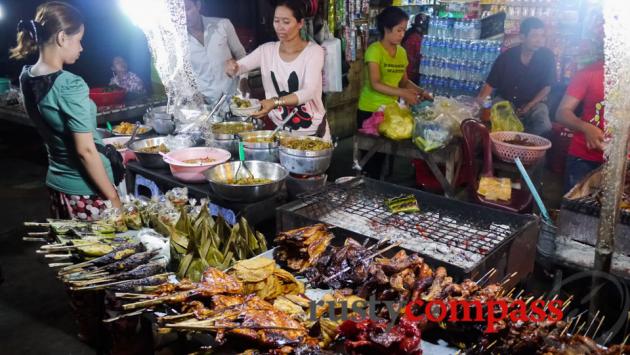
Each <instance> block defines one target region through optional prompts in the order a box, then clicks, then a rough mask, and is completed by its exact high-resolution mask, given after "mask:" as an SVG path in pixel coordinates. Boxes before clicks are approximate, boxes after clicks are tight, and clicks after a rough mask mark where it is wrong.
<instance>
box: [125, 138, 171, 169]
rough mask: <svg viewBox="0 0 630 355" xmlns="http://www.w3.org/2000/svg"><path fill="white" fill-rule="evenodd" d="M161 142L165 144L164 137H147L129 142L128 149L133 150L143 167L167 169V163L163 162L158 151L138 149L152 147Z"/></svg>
mask: <svg viewBox="0 0 630 355" xmlns="http://www.w3.org/2000/svg"><path fill="white" fill-rule="evenodd" d="M162 143H164V144H166V137H156V138H147V139H142V140H139V141H135V142H133V143H131V144H130V145H129V149H131V150H132V151H133V152H134V154H135V155H136V157H137V158H138V162H140V165H142V166H144V167H145V168H150V169H168V164H166V163H165V162H164V160H163V159H162V156H161V155H160V154H159V153H143V152H141V151H140V149H142V148H148V147H153V146H156V145H160V144H162Z"/></svg>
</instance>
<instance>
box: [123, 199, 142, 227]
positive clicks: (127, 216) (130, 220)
mask: <svg viewBox="0 0 630 355" xmlns="http://www.w3.org/2000/svg"><path fill="white" fill-rule="evenodd" d="M123 221H125V225H126V226H127V228H129V229H133V230H139V229H142V227H143V224H142V217H140V210H138V206H136V204H135V203H134V202H133V201H129V202H127V203H125V204H123Z"/></svg>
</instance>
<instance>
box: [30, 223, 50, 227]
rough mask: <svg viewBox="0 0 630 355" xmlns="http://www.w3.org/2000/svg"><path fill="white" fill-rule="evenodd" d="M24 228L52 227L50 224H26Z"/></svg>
mask: <svg viewBox="0 0 630 355" xmlns="http://www.w3.org/2000/svg"><path fill="white" fill-rule="evenodd" d="M24 227H50V223H47V222H46V223H43V222H24Z"/></svg>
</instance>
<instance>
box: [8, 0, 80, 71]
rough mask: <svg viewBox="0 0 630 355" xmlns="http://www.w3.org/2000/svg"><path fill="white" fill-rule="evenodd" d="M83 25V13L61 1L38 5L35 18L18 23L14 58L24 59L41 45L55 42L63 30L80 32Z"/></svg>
mask: <svg viewBox="0 0 630 355" xmlns="http://www.w3.org/2000/svg"><path fill="white" fill-rule="evenodd" d="M81 26H83V18H82V16H81V13H80V12H79V11H78V10H77V9H76V8H74V7H73V6H71V5H69V4H67V3H65V2H61V1H49V2H46V3H44V4H41V5H40V6H38V7H37V11H36V13H35V18H34V19H33V20H29V21H20V23H18V34H17V45H16V46H15V48H11V50H10V52H11V58H12V59H24V58H26V57H28V56H29V55H31V54H33V53H36V52H38V50H39V46H45V45H47V44H51V43H54V37H55V36H56V35H57V34H58V33H59V32H61V31H63V32H65V33H67V34H68V35H73V34H76V33H78V32H79V31H80V30H81Z"/></svg>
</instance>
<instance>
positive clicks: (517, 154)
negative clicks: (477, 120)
mask: <svg viewBox="0 0 630 355" xmlns="http://www.w3.org/2000/svg"><path fill="white" fill-rule="evenodd" d="M516 136H519V137H521V138H524V139H526V140H528V141H529V142H531V143H534V144H536V145H535V146H532V147H528V146H524V145H516V144H510V143H505V141H509V140H512V139H514V138H515V137H516ZM490 139H491V140H492V152H493V153H494V155H495V156H496V157H497V158H499V159H501V160H503V161H505V162H508V163H513V162H514V158H520V159H521V161H522V162H523V164H524V165H532V164H534V163H536V162H537V161H538V160H540V159H541V158H543V157H544V156H545V153H546V152H547V150H548V149H549V148H551V142H550V141H549V140H548V139H546V138H543V137H540V136H537V135H534V134H529V133H521V132H493V133H490Z"/></svg>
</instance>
